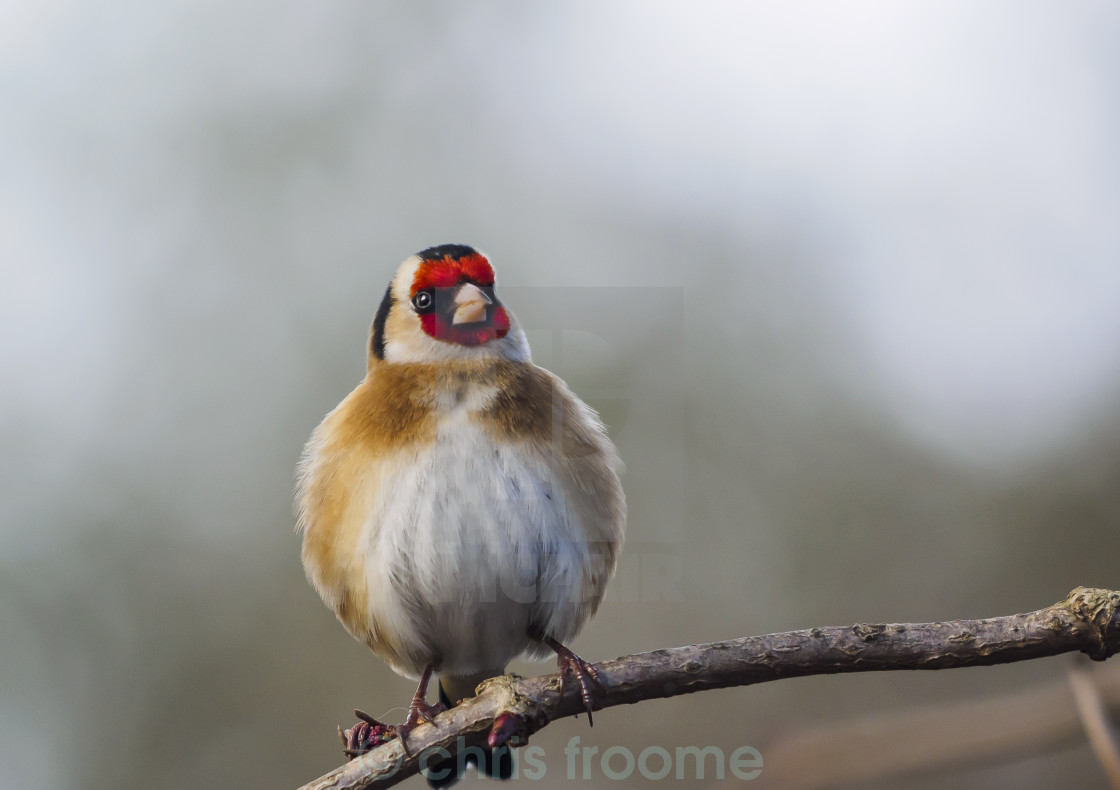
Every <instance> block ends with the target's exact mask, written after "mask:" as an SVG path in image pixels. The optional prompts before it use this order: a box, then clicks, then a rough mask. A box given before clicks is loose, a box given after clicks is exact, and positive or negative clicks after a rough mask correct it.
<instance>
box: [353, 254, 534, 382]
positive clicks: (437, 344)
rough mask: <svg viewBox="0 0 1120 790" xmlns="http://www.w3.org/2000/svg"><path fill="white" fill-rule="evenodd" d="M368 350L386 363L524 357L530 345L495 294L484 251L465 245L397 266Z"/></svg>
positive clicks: (374, 326)
mask: <svg viewBox="0 0 1120 790" xmlns="http://www.w3.org/2000/svg"><path fill="white" fill-rule="evenodd" d="M370 355H371V357H372V358H374V359H379V360H385V361H387V362H437V361H441V360H455V359H476V358H481V357H503V358H506V359H514V360H527V359H528V358H529V346H528V343H527V342H526V340H525V333H524V332H522V331H521V329H520V327H518V326H517V322H516V320H515V319H514V318H513V316H512V315H511V314H510V313H509V312H508V311H507V310H506V308H505V307H504V306H503V305H502V303H501V302H500V301H498V297H497V296H496V295H495V293H494V270H493V269H492V268H491V267H490V261H488V260H487V259H486V256H485V255H483V254H482V253H481V252H479V251H478V250H476V249H474V248H473V247H468V246H466V245H463V244H441V245H440V246H438V247H429V248H428V249H426V250H423V251H422V252H418V253H416V254H415V255H413V256H412V257H410V258H408V259H407V260H406V261H405V262H404V263H402V264H401V265H400V268H399V269H397V273H396V275H395V276H394V277H393V281H392V282H391V283H390V284H389V288H388V289H387V290H386V291H385V297H384V299H382V301H381V307H380V308H379V309H378V311H377V317H376V318H374V321H373V328H372V330H371V337H370ZM371 364H372V360H371Z"/></svg>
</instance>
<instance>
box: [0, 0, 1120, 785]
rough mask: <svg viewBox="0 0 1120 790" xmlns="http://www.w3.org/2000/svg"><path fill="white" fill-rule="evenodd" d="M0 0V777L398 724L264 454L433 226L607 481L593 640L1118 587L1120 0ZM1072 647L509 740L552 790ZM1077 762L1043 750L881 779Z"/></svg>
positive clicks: (1085, 767) (217, 772) (785, 690)
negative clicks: (615, 557) (600, 453)
mask: <svg viewBox="0 0 1120 790" xmlns="http://www.w3.org/2000/svg"><path fill="white" fill-rule="evenodd" d="M4 19H5V21H4V23H3V25H0V118H2V122H0V172H2V173H3V177H2V178H0V262H2V265H3V288H2V289H0V363H2V366H3V371H4V384H3V387H2V389H0V398H2V401H3V409H2V410H0V442H2V446H3V448H4V451H3V454H2V455H0V458H3V473H2V476H0V487H2V491H0V628H2V631H3V638H2V639H0V784H2V785H3V786H4V787H12V788H15V787H44V788H46V787H75V788H91V789H92V788H117V787H140V786H147V787H162V788H193V787H200V786H214V785H222V786H241V787H260V788H265V787H294V786H295V785H297V784H300V783H302V782H304V781H307V780H310V779H312V778H314V777H315V776H317V775H319V774H321V773H323V772H325V771H326V770H327V769H329V768H331V767H332V766H333V765H335V764H336V763H337V762H338V761H339V754H338V749H337V744H336V742H335V737H334V734H333V730H334V726H335V724H337V723H344V724H346V723H349V721H350V716H349V709H350V708H352V707H354V706H359V707H363V708H365V709H367V710H369V711H370V712H372V713H374V714H375V715H384V716H385V717H387V718H389V719H390V720H395V719H396V718H399V717H401V716H402V715H403V706H404V705H405V704H406V702H407V700H408V698H409V695H410V694H411V691H412V689H411V684H410V683H409V681H406V680H404V679H401V678H398V677H396V676H394V675H393V674H392V673H391V672H390V671H389V670H388V669H387V668H386V667H385V666H384V665H383V663H382V662H381V661H379V660H377V659H375V658H373V657H372V656H370V655H369V654H368V652H367V651H366V650H365V648H364V647H362V646H361V645H358V644H357V643H355V642H354V641H353V640H351V639H350V637H349V636H347V635H346V634H345V632H344V631H343V630H342V628H341V627H340V626H339V625H338V624H337V623H336V622H335V620H334V618H333V617H332V616H331V615H330V613H329V612H328V611H327V610H326V609H325V608H324V607H323V606H322V605H321V603H320V602H319V601H318V599H317V598H316V596H315V594H314V593H313V591H312V590H311V589H310V587H309V586H308V585H307V584H306V582H305V581H304V579H303V574H302V570H301V568H300V566H299V560H298V554H299V550H298V538H297V537H296V536H295V535H294V533H293V529H292V527H293V519H292V515H291V505H290V499H291V489H292V483H293V472H292V470H293V467H294V465H295V462H296V460H297V457H298V454H299V451H300V448H301V446H302V443H303V441H305V439H306V437H307V436H308V434H309V433H310V431H311V429H312V428H313V427H314V425H315V424H316V422H317V421H318V420H319V419H320V418H321V417H322V415H323V414H325V413H326V412H327V411H328V410H329V409H330V408H332V407H333V406H334V405H335V403H337V402H338V400H340V399H341V398H342V397H343V396H344V395H345V394H346V393H347V392H348V391H349V389H350V388H351V387H352V386H353V385H354V384H356V383H357V381H358V380H359V378H360V377H361V375H362V372H363V365H364V356H363V355H364V351H363V348H364V344H365V342H366V332H367V327H368V323H369V320H370V318H371V317H372V314H373V312H374V310H375V309H376V306H377V303H378V300H379V298H380V295H381V293H382V292H383V290H384V287H385V284H386V282H387V280H388V278H389V277H390V276H391V274H392V271H393V270H394V268H395V266H396V265H397V263H398V262H399V261H400V260H401V259H403V258H404V257H405V256H407V255H408V254H410V253H412V252H414V251H416V250H418V249H420V248H422V247H426V246H429V245H431V244H436V243H441V242H467V243H472V244H476V245H478V246H480V247H481V248H483V249H484V250H486V251H487V252H488V253H489V254H490V256H491V258H492V260H493V262H494V264H495V268H496V270H497V272H498V277H499V287H500V288H502V287H505V288H506V289H508V291H509V295H508V296H507V301H508V303H509V304H510V305H511V307H512V308H513V309H514V311H515V312H516V313H517V314H518V315H519V317H520V318H521V319H522V321H524V323H525V324H526V325H527V326H528V327H529V328H530V330H531V334H530V338H531V340H532V342H533V344H534V349H535V353H536V356H537V358H538V360H539V361H541V362H542V364H546V365H547V366H550V367H552V368H553V369H554V370H556V372H558V373H560V374H561V375H563V376H564V377H565V378H566V379H567V380H568V381H569V382H570V383H571V384H572V386H573V387H574V388H575V389H576V390H577V391H579V392H582V393H583V394H584V395H585V396H587V397H588V400H589V401H591V402H592V403H593V404H594V405H596V406H597V407H599V408H601V409H602V411H603V414H604V417H605V419H606V420H607V422H608V423H610V424H611V426H612V431H613V433H614V435H615V438H616V439H617V441H618V443H619V447H620V450H621V452H622V455H623V457H624V459H625V461H626V463H627V475H626V478H625V484H626V488H627V492H628V496H629V499H630V503H631V509H632V518H631V523H630V531H629V544H628V548H627V552H626V556H625V559H624V562H623V566H622V569H621V571H620V576H619V579H618V580H617V583H616V585H615V588H614V590H613V592H612V596H611V598H610V600H608V602H607V603H606V604H605V605H604V607H603V609H602V611H601V613H600V615H599V616H598V617H597V619H596V620H595V621H594V622H593V623H592V624H591V625H590V626H589V627H588V628H587V630H586V631H585V633H584V634H583V635H582V636H581V637H580V638H579V640H578V641H577V643H576V644H575V647H576V648H577V649H578V650H579V651H580V652H581V653H582V654H583V655H585V656H587V657H589V658H595V659H597V658H605V657H613V656H616V655H620V654H624V653H629V652H636V651H640V650H646V649H652V648H656V647H664V646H670V645H680V644H687V643H691V642H696V641H708V640H714V639H720V638H727V637H732V636H738V635H743V634H748V633H763V632H767V631H775V630H785V629H790V628H801V627H808V626H812V625H822V624H830V623H838V624H843V623H849V622H853V621H857V620H859V621H919V620H929V619H939V618H950V617H973V616H975V617H979V616H986V615H994V614H1000V613H1010V612H1014V611H1022V610H1028V609H1033V608H1037V607H1040V606H1044V605H1047V604H1049V603H1052V602H1054V601H1056V600H1058V599H1059V598H1061V597H1062V596H1064V595H1065V593H1066V592H1067V591H1068V590H1069V589H1070V588H1072V587H1073V586H1075V585H1078V584H1085V585H1092V586H1105V587H1111V588H1116V587H1120V573H1118V571H1117V557H1118V550H1120V530H1118V526H1120V488H1118V485H1117V484H1118V482H1120V420H1118V417H1120V375H1118V374H1120V354H1118V353H1117V352H1118V345H1120V309H1117V308H1118V306H1120V265H1118V263H1120V223H1117V217H1120V188H1118V184H1120V123H1118V121H1120V109H1118V108H1120V104H1118V103H1117V102H1116V97H1117V91H1118V89H1120V76H1118V75H1120V68H1118V66H1120V64H1118V63H1117V56H1116V47H1115V41H1116V39H1117V34H1118V32H1120V13H1118V11H1117V8H1116V6H1114V5H1112V4H1108V3H1103V2H1073V3H1065V4H1062V5H1061V6H1059V5H1057V4H1048V3H1038V2H1018V3H1012V2H989V3H983V4H968V5H965V4H944V3H935V2H913V3H905V4H894V3H891V4H887V3H872V2H862V3H857V2H845V3H839V4H837V3H831V2H804V3H792V4H791V3H749V4H747V3H734V2H714V1H712V0H705V2H699V3H688V4H683V3H668V2H637V0H633V1H632V2H611V3H593V2H568V3H564V4H559V3H551V4H544V3H535V4H529V3H517V2H472V3H460V4H454V5H453V4H450V3H437V2H427V1H424V2H416V1H415V0H414V1H413V2H408V3H406V2H381V3H372V2H356V1H350V2H335V3H322V2H319V3H311V2H299V3H295V4H286V5H285V4H281V5H277V4H275V3H264V2H255V1H254V0H241V1H240V2H234V3H217V2H210V1H209V0H204V1H203V2H194V3H186V2H179V1H178V0H171V1H170V2H167V3H141V2H125V3H117V4H114V5H113V6H112V7H111V8H108V7H100V6H98V7H95V6H91V5H88V4H82V3H78V2H74V0H57V1H56V2H47V3H35V4H28V3H23V4H15V3H8V4H6V7H5V12H4ZM557 316H561V317H557ZM1069 663H1070V662H1069V661H1066V660H1064V659H1053V660H1046V661H1038V662H1032V663H1028V664H1022V665H1017V666H1009V667H1004V668H994V669H982V670H967V671H958V672H945V673H940V672H939V673H929V674H917V673H915V674H897V675H867V676H835V677H820V678H810V679H805V680H797V681H789V682H783V683H777V684H771V685H768V686H765V687H759V688H749V689H739V690H734V691H728V692H720V693H711V694H706V695H700V696H691V697H687V698H677V699H674V700H669V701H662V702H652V703H647V704H645V705H642V706H639V707H635V708H627V709H614V710H612V711H609V712H604V713H602V714H601V715H600V716H598V717H596V722H597V724H596V726H595V728H594V729H593V730H588V729H587V728H586V722H585V721H583V720H580V721H569V722H561V723H558V724H556V725H554V726H553V727H551V728H549V729H548V730H547V731H546V732H544V733H541V735H540V736H539V738H538V739H535V741H534V742H535V743H539V744H540V745H541V746H542V747H543V748H545V750H546V752H547V754H548V758H547V759H546V762H547V764H548V766H549V769H550V770H549V774H548V777H547V778H546V780H544V781H542V782H539V783H536V784H538V785H539V786H541V787H547V786H552V785H554V784H559V783H560V779H561V777H562V774H563V757H562V749H563V746H564V744H565V743H567V741H568V739H569V738H570V737H571V736H572V735H579V736H580V737H581V738H582V740H583V743H585V744H596V745H599V746H600V748H601V749H603V748H607V747H609V746H612V745H622V746H626V747H627V748H630V749H631V750H633V751H634V752H635V753H637V752H638V751H640V750H641V749H642V748H644V747H645V746H647V745H650V744H656V745H661V746H666V747H669V748H672V747H674V746H677V745H684V744H689V743H695V744H699V745H709V744H711V745H716V746H720V747H721V748H725V749H726V750H727V751H728V752H730V751H731V750H733V749H734V748H735V747H737V746H739V745H743V744H746V745H752V746H755V747H758V748H759V749H760V750H762V752H763V755H764V757H765V751H766V750H765V745H766V743H767V742H768V741H769V740H771V739H773V738H775V737H777V736H779V735H780V734H782V733H789V732H796V731H798V730H799V729H801V728H804V727H807V726H817V725H821V724H827V723H829V722H836V723H837V725H838V726H839V725H841V724H842V723H843V722H845V721H848V720H849V719H851V718H852V717H856V716H859V715H863V714H866V713H868V712H871V711H879V710H891V711H905V710H908V709H918V708H921V707H923V706H926V705H931V704H935V703H943V702H952V701H954V700H966V699H975V698H979V697H983V696H986V695H992V694H997V693H1015V692H1016V691H1020V690H1023V689H1027V688H1031V687H1033V686H1034V685H1037V684H1041V683H1046V682H1050V681H1053V680H1055V679H1060V678H1061V677H1062V676H1063V673H1064V672H1065V670H1066V668H1067V667H1068V665H1069ZM518 669H519V670H520V671H522V672H539V671H545V670H547V669H548V665H536V666H534V665H519V666H518ZM805 759H807V760H811V759H812V756H811V755H807V756H806V758H805ZM765 780H766V771H765V770H764V771H763V775H762V777H761V778H760V779H759V780H757V781H756V782H755V783H753V784H754V785H758V786H765ZM414 781H417V782H418V781H419V780H414ZM666 781H670V780H666ZM1102 781H1103V776H1102V775H1101V773H1100V769H1099V768H1098V767H1097V765H1096V764H1095V763H1094V762H1093V760H1092V758H1091V755H1090V753H1089V751H1088V748H1087V747H1086V746H1084V745H1083V744H1081V743H1079V742H1072V743H1066V744H1060V745H1055V748H1054V749H1051V750H1044V751H1042V752H1038V753H1033V754H1029V755H1020V756H1018V757H1016V759H1014V760H1011V761H1007V762H1001V763H996V764H991V765H981V766H973V767H971V768H965V769H960V770H957V771H956V772H954V773H951V774H946V773H935V774H928V775H925V776H919V777H909V778H906V779H903V780H897V781H891V782H888V783H884V784H883V785H881V786H884V787H887V786H890V787H900V786H906V787H914V788H932V787H940V786H943V785H945V784H947V783H950V782H951V783H953V784H955V785H956V786H959V787H966V788H981V787H983V788H991V787H1007V788H1011V787H1015V788H1036V787H1037V788H1043V787H1054V786H1063V787H1074V786H1086V787H1097V786H1101V784H1102ZM640 783H641V781H640V780H639V779H637V778H634V779H632V780H630V781H628V782H627V783H626V784H640ZM615 784H617V783H614V782H609V781H608V780H606V779H603V778H602V777H601V776H600V777H599V778H598V779H597V781H596V782H593V783H592V785H611V786H613V785H615Z"/></svg>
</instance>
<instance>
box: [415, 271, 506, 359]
mask: <svg viewBox="0 0 1120 790" xmlns="http://www.w3.org/2000/svg"><path fill="white" fill-rule="evenodd" d="M464 283H473V284H474V285H477V286H478V287H479V288H482V289H484V291H485V292H486V293H487V294H488V295H489V296H490V297H491V298H492V299H494V303H493V304H492V305H491V306H489V307H488V308H487V309H486V318H485V319H484V320H482V321H476V322H472V323H469V324H454V323H452V316H453V315H454V304H453V299H454V296H455V292H456V290H457V289H458V287H459V286H460V285H462V284H464ZM493 286H494V270H493V269H492V268H490V262H489V261H488V260H486V258H485V257H483V256H482V255H479V254H478V253H474V254H473V255H464V256H463V257H461V258H452V257H451V256H445V257H443V258H442V259H440V260H424V261H421V262H420V265H419V266H418V267H417V268H416V275H415V276H414V277H413V278H412V287H411V288H410V290H409V296H410V298H411V299H412V300H413V305H414V306H415V305H416V304H417V302H416V299H417V294H420V293H422V292H427V293H428V294H430V295H431V299H430V307H428V308H426V309H424V310H420V309H417V312H418V313H420V326H421V328H423V330H424V331H425V332H427V333H428V335H430V336H431V337H434V338H435V339H436V340H440V341H443V342H445V343H458V344H459V345H463V346H480V345H482V344H483V343H486V342H489V341H491V340H494V339H496V338H501V337H505V336H506V333H508V332H509V315H508V314H507V313H506V309H505V308H504V307H502V306H501V304H500V303H499V302H498V301H497V299H496V297H494V295H493V293H494V292H493Z"/></svg>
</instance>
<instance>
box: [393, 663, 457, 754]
mask: <svg viewBox="0 0 1120 790" xmlns="http://www.w3.org/2000/svg"><path fill="white" fill-rule="evenodd" d="M431 679H432V665H431V664H429V665H428V666H426V667H424V674H423V675H421V677H420V685H419V686H417V687H416V693H415V694H414V695H413V696H412V703H411V704H410V705H409V706H408V715H407V716H405V719H404V724H401V725H399V726H398V727H397V737H399V738H400V739H401V748H402V749H404V753H405V755H407V756H408V757H411V756H412V752H410V751H409V750H408V734H409V733H410V732H412V730H413V729H415V728H416V725H417V724H419V723H420V722H421V721H429V722H430V721H431V720H432V718H433V717H435V716H436V715H438V714H440V713H443V711H445V710H447V707H446V706H445V705H444V704H443V703H442V702H437V703H436V704H435V705H429V704H428V701H427V700H426V699H425V697H426V696H427V693H428V681H430V680H431Z"/></svg>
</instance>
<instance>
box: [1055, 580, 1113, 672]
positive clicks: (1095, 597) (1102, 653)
mask: <svg viewBox="0 0 1120 790" xmlns="http://www.w3.org/2000/svg"><path fill="white" fill-rule="evenodd" d="M1066 603H1067V605H1068V606H1069V610H1070V613H1071V614H1072V615H1073V616H1074V617H1075V618H1076V619H1077V621H1078V624H1079V625H1080V626H1081V627H1082V628H1083V629H1085V630H1087V631H1088V632H1089V633H1091V634H1092V636H1093V644H1092V645H1090V646H1089V647H1087V648H1083V652H1084V653H1085V654H1086V655H1087V656H1089V658H1091V659H1093V660H1094V661H1104V660H1105V659H1106V658H1108V657H1109V656H1111V655H1113V654H1114V653H1116V652H1117V651H1120V592H1113V591H1112V590H1099V589H1094V588H1091V587H1077V588H1075V589H1074V590H1073V591H1072V592H1070V594H1069V596H1068V598H1067V599H1066Z"/></svg>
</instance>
